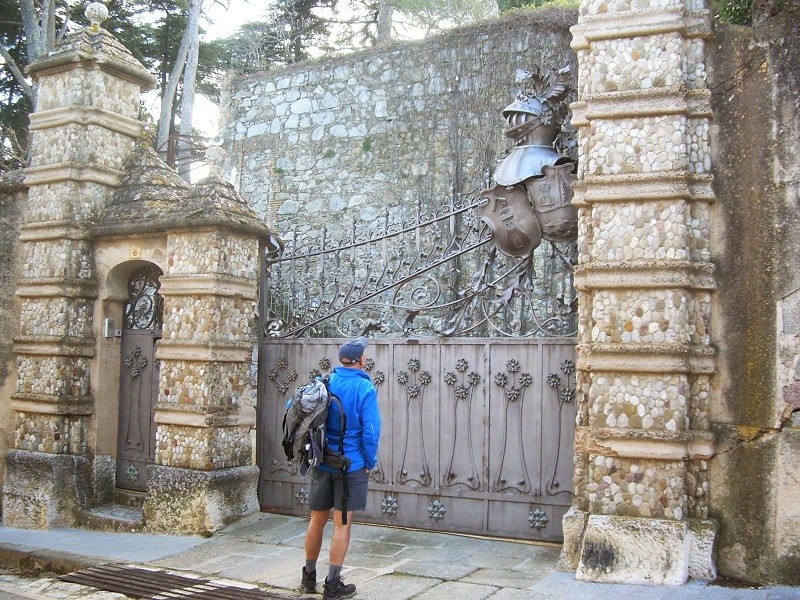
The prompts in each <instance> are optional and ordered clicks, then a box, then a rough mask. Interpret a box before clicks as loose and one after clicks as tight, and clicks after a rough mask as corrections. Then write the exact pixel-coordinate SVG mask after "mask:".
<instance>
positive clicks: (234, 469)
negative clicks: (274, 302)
mask: <svg viewBox="0 0 800 600" xmlns="http://www.w3.org/2000/svg"><path fill="white" fill-rule="evenodd" d="M183 205H184V206H185V207H187V212H188V215H189V216H188V218H187V220H186V223H187V224H190V223H191V222H192V221H195V222H196V223H197V225H196V226H194V227H192V228H191V229H184V230H178V231H174V232H170V233H169V235H168V238H167V256H168V258H167V269H166V272H165V273H164V275H163V276H162V277H161V278H160V281H161V290H160V291H161V294H162V296H163V298H164V322H163V338H162V339H161V341H160V342H159V344H158V349H157V351H156V358H157V359H158V360H159V361H160V363H161V367H160V369H161V370H160V385H159V400H158V404H157V406H156V415H155V421H156V423H157V425H158V429H157V432H156V464H155V465H151V466H149V467H148V470H147V478H148V479H147V495H146V498H145V503H144V516H145V524H146V528H147V529H148V530H150V531H168V532H172V533H181V532H184V533H199V532H206V531H215V530H217V529H220V528H221V527H222V526H224V525H225V524H227V523H229V522H231V521H233V520H235V519H237V518H239V517H241V516H243V515H246V514H249V513H252V512H255V511H257V510H258V499H257V496H256V489H257V483H258V467H256V466H253V465H252V460H251V457H252V447H251V438H250V430H251V428H252V427H253V425H254V424H255V414H254V412H253V411H252V408H250V407H249V406H248V407H245V406H242V404H241V400H242V398H243V396H244V394H246V393H247V391H248V389H249V384H250V365H251V356H252V349H253V336H252V331H253V318H254V315H255V303H256V299H257V297H258V279H259V256H260V250H259V245H260V243H261V242H262V241H264V240H265V238H266V237H267V235H268V233H269V230H268V229H267V228H266V226H264V225H263V224H262V223H261V222H260V220H259V219H258V218H257V217H256V215H255V214H254V213H252V211H251V210H250V209H249V208H248V207H247V205H246V204H245V203H244V201H243V200H242V199H241V198H240V197H239V196H238V194H236V192H235V191H234V190H233V188H232V187H231V186H230V185H229V184H227V183H225V182H223V181H222V180H221V179H219V178H217V177H216V176H212V177H210V178H209V179H207V180H204V181H203V182H200V183H199V184H198V185H197V186H196V187H195V188H194V190H193V191H192V192H191V193H190V195H189V197H188V198H186V199H185V200H184V203H183ZM248 409H249V411H248Z"/></svg>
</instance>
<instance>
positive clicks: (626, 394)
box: [560, 0, 716, 584]
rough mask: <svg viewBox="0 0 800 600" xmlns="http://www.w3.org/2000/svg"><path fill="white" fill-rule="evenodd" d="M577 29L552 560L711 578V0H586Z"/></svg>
mask: <svg viewBox="0 0 800 600" xmlns="http://www.w3.org/2000/svg"><path fill="white" fill-rule="evenodd" d="M572 31H573V35H574V40H573V48H574V49H575V50H576V51H577V52H578V60H579V65H580V70H579V100H578V102H577V103H575V104H574V105H573V112H574V117H573V120H572V123H573V125H575V126H576V127H578V130H579V137H580V162H579V174H578V177H579V181H578V183H577V184H576V186H575V196H574V201H573V202H574V204H575V205H577V206H578V207H579V236H580V237H579V253H580V256H579V266H578V268H577V270H576V285H577V287H578V289H579V290H580V292H581V294H580V299H579V319H580V333H579V346H578V351H579V357H580V359H579V362H578V386H579V394H578V398H579V400H580V405H579V416H578V428H577V432H576V459H575V480H574V501H573V508H572V510H571V512H570V513H568V515H567V516H566V517H565V520H564V531H565V544H564V550H563V552H562V556H561V562H560V564H561V567H562V568H565V569H569V570H574V571H575V572H576V573H577V577H578V578H579V579H587V580H593V581H610V582H626V583H636V582H640V583H670V584H676V583H683V582H685V581H686V580H687V578H688V577H694V578H701V579H713V578H714V576H715V571H714V564H713V559H712V546H713V541H714V536H715V531H716V529H715V527H716V526H715V523H714V522H713V521H710V520H708V519H707V517H708V506H707V494H708V485H709V481H708V464H707V461H708V459H709V458H710V457H711V456H713V454H714V451H715V450H714V437H713V435H712V433H711V432H710V431H709V430H708V429H709V415H708V406H709V397H710V395H711V394H713V393H714V390H713V388H712V386H711V383H710V382H711V378H712V376H713V375H714V373H715V369H716V360H715V352H714V349H713V348H712V347H711V345H710V332H709V324H710V321H711V318H710V307H711V294H712V293H713V291H714V289H715V281H714V267H713V265H712V263H711V248H710V236H709V230H710V222H709V220H710V217H709V215H710V206H711V204H712V203H713V202H714V193H713V191H712V187H711V182H712V177H711V174H710V169H711V165H710V142H709V120H710V119H711V116H712V115H711V108H710V92H709V90H708V89H707V86H706V77H705V76H706V72H705V66H704V55H705V54H704V51H705V43H706V39H707V38H708V37H709V35H710V31H711V30H710V17H709V12H708V11H707V10H706V9H705V8H704V6H703V4H702V2H700V1H698V0H666V1H659V2H655V1H649V0H645V1H644V2H631V1H629V0H619V1H617V0H615V1H611V2H606V1H604V0H603V1H601V0H583V1H582V3H581V9H580V18H579V24H578V25H577V26H575V27H573V29H572Z"/></svg>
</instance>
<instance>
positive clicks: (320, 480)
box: [308, 468, 369, 512]
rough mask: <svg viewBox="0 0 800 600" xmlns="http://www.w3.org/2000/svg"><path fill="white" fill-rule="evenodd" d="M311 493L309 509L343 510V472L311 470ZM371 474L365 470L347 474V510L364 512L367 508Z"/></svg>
mask: <svg viewBox="0 0 800 600" xmlns="http://www.w3.org/2000/svg"><path fill="white" fill-rule="evenodd" d="M308 475H309V477H310V478H311V491H310V492H309V494H308V508H310V509H311V510H330V509H332V508H335V509H336V510H343V508H342V495H343V494H344V485H343V483H344V481H343V479H342V472H341V471H333V472H331V471H323V470H322V469H317V468H314V469H310V470H309V471H308ZM368 482H369V473H367V471H366V470H365V469H358V470H357V471H349V472H348V473H347V491H348V493H349V495H350V497H349V498H348V499H347V510H348V512H349V511H351V510H364V509H365V508H367V483H368Z"/></svg>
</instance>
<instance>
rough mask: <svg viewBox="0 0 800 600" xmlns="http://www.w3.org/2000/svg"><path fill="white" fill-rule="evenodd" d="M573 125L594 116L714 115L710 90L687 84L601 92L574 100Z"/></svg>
mask: <svg viewBox="0 0 800 600" xmlns="http://www.w3.org/2000/svg"><path fill="white" fill-rule="evenodd" d="M570 108H571V109H572V115H573V116H572V121H571V122H572V125H573V126H575V127H578V126H586V125H588V124H589V122H590V121H591V120H592V119H630V118H643V117H658V116H662V115H685V116H686V117H687V118H692V119H697V118H706V119H710V118H712V117H713V113H712V111H711V90H707V89H699V90H692V89H689V88H687V87H686V86H685V85H677V86H672V87H659V88H650V89H646V90H641V89H640V90H624V91H613V92H602V93H598V94H591V95H587V96H584V97H583V98H582V99H581V101H580V102H573V103H572V104H571V105H570Z"/></svg>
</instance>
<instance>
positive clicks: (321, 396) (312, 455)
mask: <svg viewBox="0 0 800 600" xmlns="http://www.w3.org/2000/svg"><path fill="white" fill-rule="evenodd" d="M332 402H333V403H334V404H336V406H337V407H338V408H339V415H340V416H341V426H340V428H339V451H338V452H336V451H334V450H332V449H331V448H330V447H329V446H328V442H327V438H326V436H325V424H326V422H327V420H328V407H329V406H330V404H331V403H332ZM346 429H347V418H346V417H345V414H344V410H343V409H342V403H341V401H340V400H339V398H337V397H336V396H335V395H334V394H331V393H330V390H329V389H328V376H327V375H326V376H324V377H322V378H317V379H314V380H312V381H310V382H309V383H307V384H305V385H301V386H300V387H298V388H296V389H295V390H294V392H293V393H292V401H291V403H290V405H289V408H287V409H286V414H285V415H284V416H283V442H282V444H283V451H284V454H286V458H287V459H288V460H291V461H293V462H295V463H296V464H298V465H299V467H300V473H301V474H302V475H303V476H305V475H306V473H307V472H308V469H309V468H311V467H316V466H317V465H320V464H323V463H324V464H326V465H329V466H332V467H334V468H336V469H341V470H342V471H343V472H345V473H346V472H347V470H348V469H349V468H350V459H349V458H347V457H346V456H345V455H344V434H345V430H346Z"/></svg>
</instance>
